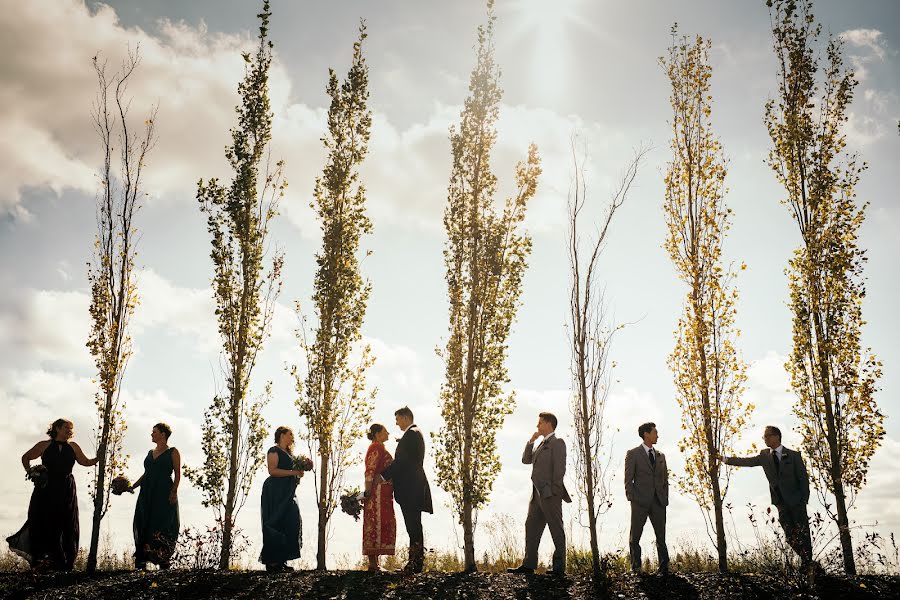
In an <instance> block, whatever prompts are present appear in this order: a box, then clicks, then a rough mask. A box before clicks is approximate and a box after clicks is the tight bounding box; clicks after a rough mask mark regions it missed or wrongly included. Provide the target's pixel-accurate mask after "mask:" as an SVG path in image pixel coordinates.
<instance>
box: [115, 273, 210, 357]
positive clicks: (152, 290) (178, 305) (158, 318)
mask: <svg viewBox="0 0 900 600" xmlns="http://www.w3.org/2000/svg"><path fill="white" fill-rule="evenodd" d="M136 275H137V282H138V284H137V289H138V295H139V296H140V299H141V303H140V305H139V306H138V307H137V308H136V309H135V315H134V321H133V325H134V327H133V337H134V338H135V340H136V342H139V337H140V336H142V335H144V334H145V333H146V332H147V331H148V330H149V329H151V328H160V329H162V330H164V331H167V332H168V333H170V334H177V335H184V336H188V337H190V338H192V339H193V340H194V347H195V349H196V350H197V351H198V352H200V351H202V352H209V351H211V350H214V349H215V348H216V347H217V346H218V344H219V333H218V329H217V325H216V316H215V303H214V301H213V297H212V289H211V288H208V287H207V288H187V287H179V286H176V285H174V284H173V283H172V282H171V281H169V280H167V279H165V278H164V277H162V276H161V275H159V274H158V273H157V272H156V271H154V270H152V269H144V270H142V271H141V272H139V273H137V274H136Z"/></svg>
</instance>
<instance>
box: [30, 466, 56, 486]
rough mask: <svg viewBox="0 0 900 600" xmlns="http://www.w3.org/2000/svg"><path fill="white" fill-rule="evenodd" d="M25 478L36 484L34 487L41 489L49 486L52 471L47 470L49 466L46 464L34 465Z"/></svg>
mask: <svg viewBox="0 0 900 600" xmlns="http://www.w3.org/2000/svg"><path fill="white" fill-rule="evenodd" d="M25 479H27V480H28V481H30V482H31V483H33V484H34V487H36V488H38V489H40V488H45V487H47V482H48V481H50V473H48V472H47V467H45V466H44V465H34V466H33V467H31V468H30V469H28V472H27V473H25Z"/></svg>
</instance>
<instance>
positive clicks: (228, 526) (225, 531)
mask: <svg viewBox="0 0 900 600" xmlns="http://www.w3.org/2000/svg"><path fill="white" fill-rule="evenodd" d="M234 379H235V381H234V388H233V390H232V392H231V450H230V454H229V461H228V490H227V492H226V496H225V518H224V519H223V521H222V551H221V553H220V554H219V568H220V569H222V570H223V571H227V570H228V568H229V567H230V566H231V542H232V529H233V527H234V505H235V496H236V495H237V489H236V488H237V477H238V443H239V442H240V437H241V429H240V425H241V423H240V405H241V402H240V400H241V399H240V394H241V390H242V388H241V383H242V382H241V381H240V378H239V377H235V378H234Z"/></svg>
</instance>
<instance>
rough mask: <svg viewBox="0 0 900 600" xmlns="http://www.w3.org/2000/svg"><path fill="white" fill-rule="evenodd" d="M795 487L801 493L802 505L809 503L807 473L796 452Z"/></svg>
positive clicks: (801, 458)
mask: <svg viewBox="0 0 900 600" xmlns="http://www.w3.org/2000/svg"><path fill="white" fill-rule="evenodd" d="M795 469H796V475H797V486H798V487H799V488H800V491H802V492H803V503H804V504H806V503H807V502H809V473H808V472H807V471H806V463H804V462H803V455H802V454H800V453H799V452H797V466H796V467H795Z"/></svg>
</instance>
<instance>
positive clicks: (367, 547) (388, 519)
mask: <svg viewBox="0 0 900 600" xmlns="http://www.w3.org/2000/svg"><path fill="white" fill-rule="evenodd" d="M366 437H367V438H369V439H370V440H372V443H371V444H370V445H369V449H368V450H367V451H366V501H365V504H364V505H363V544H362V546H363V554H365V555H366V556H368V557H369V570H370V571H381V570H382V569H381V567H379V566H378V557H379V556H380V555H382V554H393V553H394V544H395V542H396V540H397V520H396V518H395V517H394V485H393V484H392V483H391V482H390V481H385V480H384V479H383V478H382V477H381V472H382V471H384V470H385V469H386V468H387V466H388V465H389V464H391V463H392V462H394V458H393V457H392V456H391V453H390V452H388V451H387V449H386V448H385V447H384V443H385V442H386V441H387V439H388V437H389V436H388V430H387V428H385V426H384V425H381V424H380V423H373V424H372V425H371V426H370V427H369V432H368V433H367V434H366Z"/></svg>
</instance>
